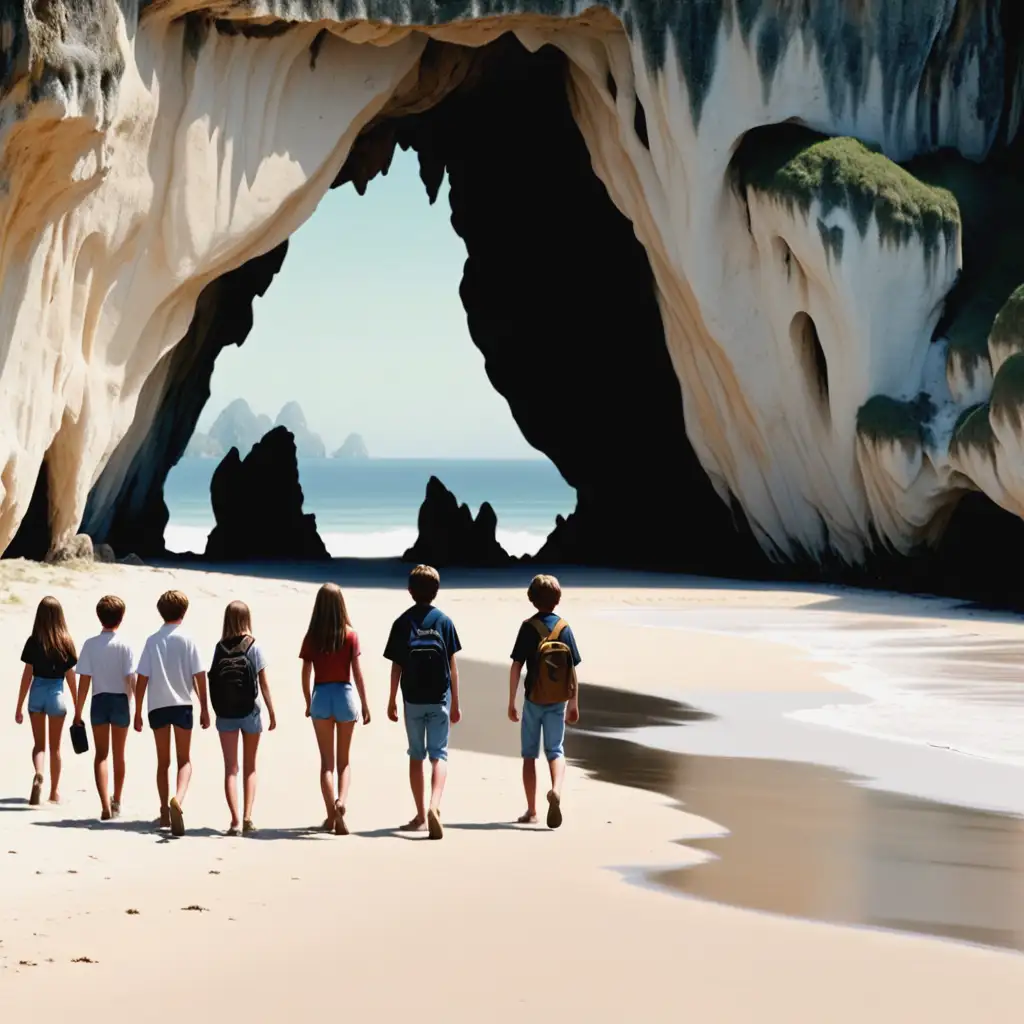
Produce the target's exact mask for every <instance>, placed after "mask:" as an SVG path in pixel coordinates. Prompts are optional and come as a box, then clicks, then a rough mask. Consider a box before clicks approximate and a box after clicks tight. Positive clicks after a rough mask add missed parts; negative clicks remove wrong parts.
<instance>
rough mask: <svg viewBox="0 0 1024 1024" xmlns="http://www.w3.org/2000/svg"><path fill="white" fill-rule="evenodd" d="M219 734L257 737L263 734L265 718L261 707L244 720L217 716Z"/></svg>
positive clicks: (253, 710)
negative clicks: (230, 733)
mask: <svg viewBox="0 0 1024 1024" xmlns="http://www.w3.org/2000/svg"><path fill="white" fill-rule="evenodd" d="M217 732H244V733H245V734H246V736H257V735H259V733H261V732H263V717H262V716H261V715H260V706H259V704H257V705H256V707H254V708H253V709H252V711H250V712H249V714H247V715H245V717H243V718H221V716H220V715H218V716H217Z"/></svg>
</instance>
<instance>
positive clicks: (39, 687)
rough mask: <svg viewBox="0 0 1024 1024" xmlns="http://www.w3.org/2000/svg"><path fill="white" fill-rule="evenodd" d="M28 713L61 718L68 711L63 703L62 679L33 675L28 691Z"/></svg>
mask: <svg viewBox="0 0 1024 1024" xmlns="http://www.w3.org/2000/svg"><path fill="white" fill-rule="evenodd" d="M28 713H29V714H30V715H49V716H50V718H63V717H64V716H65V715H66V714H67V713H68V709H67V707H66V706H65V704H64V680H63V679H41V678H40V677H39V676H35V677H33V679H32V689H31V690H29V691H28Z"/></svg>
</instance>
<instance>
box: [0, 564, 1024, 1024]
mask: <svg viewBox="0 0 1024 1024" xmlns="http://www.w3.org/2000/svg"><path fill="white" fill-rule="evenodd" d="M339 582H341V583H342V584H343V585H344V584H345V579H344V577H342V578H341V579H340V580H339ZM510 582H511V581H510ZM522 583H525V581H522ZM171 586H176V587H179V588H181V589H184V590H185V591H186V592H187V593H188V594H189V597H190V598H191V600H192V607H191V609H190V611H189V614H188V617H187V618H186V626H187V628H188V629H189V630H190V631H191V632H192V634H193V635H194V636H195V637H196V639H197V641H198V642H199V643H200V645H201V648H202V649H203V650H204V652H209V653H212V649H213V645H214V642H215V640H216V639H217V636H218V632H219V624H220V616H221V614H222V611H223V606H224V604H225V603H226V602H227V601H228V600H229V599H232V598H241V599H243V600H246V601H247V602H248V603H249V604H250V606H251V608H252V610H253V615H254V620H255V628H256V633H257V637H258V639H259V641H260V643H261V645H262V646H263V647H264V649H265V651H266V653H267V655H268V658H269V661H270V671H269V674H270V677H271V684H272V687H273V691H274V695H275V702H276V705H277V711H278V721H279V726H278V729H277V730H276V731H275V732H274V733H264V738H263V741H262V746H261V751H260V765H259V768H260V779H261V782H260V791H259V796H258V800H257V806H256V813H255V818H256V823H257V825H258V826H259V827H260V829H261V832H260V835H259V837H257V838H253V839H241V838H238V839H234V838H232V839H229V838H226V837H224V835H223V829H224V828H225V826H226V825H227V822H228V815H227V810H226V807H225V805H224V801H223V795H222V782H221V780H222V772H221V761H220V750H219V744H218V742H217V738H216V736H215V735H214V733H213V732H212V731H211V732H208V733H205V734H201V733H197V735H196V738H195V742H194V747H193V750H194V755H193V760H194V765H195V775H194V778H193V784H192V789H191V791H190V793H189V798H188V801H187V804H186V821H187V824H188V827H189V835H188V836H186V837H185V838H184V839H181V840H171V839H169V838H168V837H167V836H166V835H165V834H161V833H157V832H156V831H154V829H153V827H152V824H151V822H152V819H153V818H154V817H155V814H156V809H157V808H156V800H155V790H154V784H153V771H154V764H155V762H154V756H153V743H152V737H151V735H150V734H149V732H148V731H147V732H146V733H144V734H143V735H136V734H134V733H133V734H131V736H130V738H129V745H128V781H127V787H126V793H125V801H124V814H123V818H122V819H121V820H120V821H118V822H114V823H102V824H101V823H100V822H99V821H97V820H96V819H97V817H98V811H99V807H98V800H97V798H96V795H95V792H94V789H93V782H92V766H91V756H90V755H86V756H82V757H76V756H75V755H74V754H73V753H72V752H71V747H70V743H68V742H67V739H66V737H65V746H64V753H65V756H64V763H65V773H64V782H63V785H62V791H63V797H64V800H63V804H62V805H61V806H60V807H57V808H48V807H44V808H42V809H29V808H28V807H27V806H26V803H25V797H27V795H28V790H29V786H30V782H31V766H30V761H29V751H30V746H31V738H30V732H29V728H28V725H27V724H26V725H24V726H22V727H18V726H16V725H15V723H14V718H13V711H14V702H15V696H16V686H17V680H18V678H19V673H20V666H19V665H18V654H19V652H20V648H21V644H22V642H23V641H24V638H25V636H26V635H27V633H28V631H29V629H30V626H31V619H32V615H33V612H34V608H35V604H36V602H37V600H38V599H39V598H40V597H41V596H42V595H43V594H45V593H54V594H56V595H57V596H59V597H60V599H61V600H62V602H63V603H64V606H65V609H66V611H67V613H68V619H69V622H70V625H71V627H72V630H73V633H74V635H75V637H76V639H77V640H78V642H79V643H81V641H82V640H83V639H84V638H85V637H86V636H88V635H90V634H91V633H92V632H94V631H95V620H94V617H93V611H92V608H93V606H94V604H95V601H96V599H97V598H98V597H99V596H101V595H102V594H103V593H106V592H115V593H118V594H120V595H121V596H122V597H124V598H125V599H126V600H127V602H128V616H127V618H126V621H125V624H124V626H123V633H124V635H125V636H127V637H128V638H129V639H130V640H131V641H132V642H133V643H135V644H136V645H139V646H141V643H142V641H143V639H144V638H145V636H146V634H147V633H148V632H150V631H151V630H152V629H153V628H155V626H156V625H157V624H158V623H157V621H156V614H155V608H154V605H155V601H156V597H157V595H158V594H159V593H160V592H162V591H163V590H165V589H168V588H169V587H171ZM314 590H315V587H314V586H313V585H311V584H305V583H291V582H281V581H274V580H267V579H259V578H250V577H245V578H239V577H232V576H227V575H217V574H207V573H198V572H191V571H176V570H175V571H172V570H157V569H135V568H125V567H114V566H90V567H87V568H83V569H78V570H76V569H68V568H47V567H41V566H35V565H26V564H24V563H2V564H0V639H2V641H3V644H2V649H3V650H5V651H6V652H7V657H8V668H7V672H8V678H9V683H8V686H7V697H6V698H5V700H6V702H7V703H6V704H3V705H0V707H2V709H3V710H2V715H0V1008H2V1010H0V1017H2V1019H3V1021H5V1022H7V1021H12V1022H17V1024H21V1022H22V1021H26V1022H27V1021H29V1020H33V1021H51V1020H52V1021H58V1020H63V1019H74V1020H76V1021H78V1022H81V1024H88V1022H91V1021H94V1020H95V1021H99V1020H101V1019H102V1020H108V1019H110V1018H111V1016H113V1017H114V1018H115V1019H120V1018H122V1017H128V1016H129V1015H131V1016H135V1015H140V1016H142V1017H143V1019H145V1020H147V1021H153V1022H154V1024H159V1022H163V1021H170V1020H179V1019H190V1020H194V1021H214V1020H221V1019H223V1018H224V1017H225V1015H228V1014H233V1013H236V1012H237V1013H239V1014H241V1015H244V1016H245V1017H246V1018H247V1019H250V1020H257V1021H281V1020H286V1019H289V1018H291V1019H300V1018H303V1019H313V1018H314V1017H315V1016H321V1015H329V1016H340V1015H344V1014H345V1013H347V1012H359V1011H370V1012H372V1013H373V1014H374V1018H373V1019H382V1020H400V1019H404V1018H405V1017H406V1016H409V1017H410V1018H418V1019H422V1020H428V1021H435V1020H437V1021H441V1020H456V1021H476V1020H481V1019H486V1020H488V1021H494V1022H497V1021H506V1020H507V1021H515V1022H517V1024H518V1022H520V1021H521V1020H522V1019H523V1018H524V1016H526V1015H531V1016H536V1015H540V1014H543V1015H545V1016H549V1017H550V1016H557V1017H561V1018H563V1019H568V1020H572V1021H576V1020H579V1021H584V1020H586V1021H613V1020H615V1021H618V1020H621V1019H623V1018H626V1019H636V1020H641V1021H662V1020H664V1021H676V1020H680V1019H684V1018H691V1017H693V1016H694V1015H698V1016H697V1017H696V1019H699V1020H702V1021H715V1022H718V1021H722V1022H753V1021H758V1022H760V1021H785V1022H793V1021H799V1022H804V1021H807V1022H815V1024H819V1022H820V1024H825V1022H833V1021H835V1022H841V1021H868V1020H870V1021H873V1022H877V1021H886V1022H888V1021H893V1022H896V1021H899V1022H913V1021H929V1022H930V1024H934V1022H942V1021H951V1022H952V1021H963V1020H968V1019H969V1020H984V1021H1003V1020H1005V1021H1011V1020H1012V1021H1017V1020H1019V1019H1020V1014H1021V1009H1020V1008H1021V1005H1022V1004H1024V958H1022V957H1021V956H1019V955H1017V954H1014V953H1008V952H1000V951H995V950H989V949H981V948H977V947H973V946H969V945H961V944H956V943H953V942H947V941H938V940H934V939H928V938H922V937H916V936H912V935H906V934H897V933H883V932H876V931H869V930H863V929H854V928H846V927H840V926H836V925H828V924H822V923H814V922H810V921H805V920H799V919H794V918H791V917H784V916H777V915H771V914H761V913H756V912H752V911H749V910H742V909H737V908H734V907H730V906H723V905H720V904H717V903H714V902H710V901H704V900H700V899H693V898H686V897H681V896H679V895H673V894H671V893H669V892H667V891H664V890H661V889H657V888H654V887H652V886H645V885H641V884H635V883H634V882H633V881H629V880H627V879H632V878H636V877H639V876H642V874H643V872H645V871H660V870H664V871H670V870H671V869H675V868H681V867H683V866H685V865H686V864H691V863H695V862H697V861H699V860H701V859H703V858H704V854H703V853H702V852H701V851H700V850H699V848H698V847H699V845H700V844H699V843H698V844H697V846H696V847H687V846H685V845H682V841H684V840H686V839H687V838H695V837H699V836H702V835H705V836H706V835H708V834H711V833H714V832H716V831H719V828H718V826H717V825H716V824H715V823H714V822H710V821H706V820H701V819H699V818H696V817H694V816H693V815H691V814H688V813H685V812H684V811H681V810H680V809H679V808H678V806H677V805H676V804H675V803H674V801H672V800H670V799H669V798H667V797H666V796H661V795H658V794H657V793H652V792H646V791H644V790H643V789H641V788H631V787H626V786H619V785H613V784H611V783H608V782H601V781H596V780H595V779H593V778H591V777H588V776H587V775H586V774H584V773H583V772H582V771H581V770H579V769H578V768H570V769H569V773H568V778H567V785H566V794H565V812H566V822H565V825H564V827H563V828H562V829H561V830H559V831H557V832H549V831H547V830H546V829H543V828H541V829H531V828H521V827H514V826H512V825H510V824H509V823H510V822H511V821H512V820H513V819H514V818H515V816H516V815H517V814H519V813H520V812H521V810H522V807H523V797H522V793H521V788H520V780H519V772H520V763H519V762H518V761H517V760H516V756H515V755H516V754H517V751H518V743H517V730H516V727H514V726H512V725H511V724H510V723H508V722H507V721H506V720H505V717H504V712H505V703H506V694H505V690H504V686H503V683H502V680H503V677H504V673H503V672H502V671H500V670H498V669H496V668H495V667H494V666H502V667H503V666H505V665H506V664H507V654H508V650H509V648H510V645H511V640H512V637H513V635H514V631H515V628H516V625H517V623H518V621H519V619H520V618H521V617H522V616H524V615H525V613H526V611H527V609H526V608H525V607H524V602H523V598H522V594H521V590H522V586H521V585H516V586H515V587H514V589H508V588H502V587H489V588H486V589H449V590H447V591H444V592H443V593H442V597H441V599H440V600H439V604H440V605H441V606H442V607H444V608H445V609H446V610H447V611H448V612H449V613H450V614H451V615H452V617H453V618H454V619H455V621H456V624H457V627H458V629H459V632H460V635H461V637H462V641H463V643H464V645H465V650H464V654H463V659H464V665H465V668H464V670H463V672H464V675H463V691H464V693H463V706H464V713H465V715H466V722H465V724H464V725H462V726H459V727H456V730H455V737H454V740H453V747H454V748H453V750H452V754H451V761H450V768H451V775H450V781H449V787H448V791H447V794H446V798H445V803H444V818H445V821H446V824H447V829H448V831H447V835H446V837H445V840H444V841H443V842H441V843H431V842H429V841H428V840H426V839H425V838H420V837H408V836H399V835H396V834H395V833H394V832H393V828H394V826H396V825H397V824H399V823H400V822H402V821H404V820H406V819H407V818H408V817H409V815H410V811H411V798H410V796H409V793H408V788H407V782H406V763H407V762H406V759H405V745H404V731H403V729H402V727H401V726H400V725H393V724H392V723H390V722H388V721H387V718H386V715H385V706H386V700H387V667H386V665H385V664H384V663H383V661H382V660H381V659H380V657H379V655H380V652H381V651H382V649H383V645H384V640H385V637H386V633H387V628H388V625H389V623H390V621H391V619H392V618H393V617H394V616H395V615H396V614H397V613H399V612H400V611H401V610H402V609H403V608H404V606H405V605H406V603H407V602H406V600H405V598H404V596H403V594H402V593H401V591H400V590H397V589H394V588H377V589H373V588H359V589H356V588H347V590H348V592H347V597H348V600H349V606H350V610H351V613H352V615H353V618H354V620H355V625H356V628H357V629H358V631H359V634H360V637H361V641H362V646H363V651H364V656H363V663H364V670H365V672H366V676H367V683H368V688H369V691H370V694H371V703H372V711H373V715H374V719H373V722H372V723H371V725H370V726H369V727H368V728H362V727H360V728H358V729H357V733H356V738H355V742H354V751H353V780H352V790H351V796H350V801H349V816H348V818H349V824H350V826H351V827H352V829H353V830H354V834H353V835H352V836H349V837H346V838H335V837H331V836H324V835H318V834H316V833H314V832H312V831H311V829H312V828H313V827H315V826H316V825H317V824H318V823H319V822H320V820H321V819H322V817H323V807H322V804H321V801H320V796H319V789H318V785H317V767H318V765H317V755H316V749H315V742H314V740H313V735H312V730H311V728H310V725H309V722H308V721H307V720H306V719H305V717H304V715H303V704H302V697H301V691H300V688H299V671H298V670H299V661H298V658H297V652H298V647H299V643H300V640H301V636H302V633H303V630H304V627H305V624H306V621H307V617H308V614H309V611H310V608H311V605H312V595H313V593H314ZM820 600H821V598H820V597H817V596H815V595H813V594H800V593H796V592H787V591H769V592H766V591H760V592H755V591H753V590H751V591H739V590H735V589H721V590H717V589H715V588H713V587H708V586H706V585H705V586H701V587H699V588H695V589H690V590H687V589H684V588H677V589H672V588H665V587H661V588H659V589H648V590H640V589H635V588H628V589H625V588H620V589H616V588H615V587H605V588H598V587H589V588H586V589H572V590H571V591H569V593H568V595H567V599H566V601H565V604H564V607H563V609H562V610H563V611H564V613H565V615H566V617H567V618H569V619H570V620H571V621H572V622H573V625H574V629H575V631H576V633H577V636H578V638H579V642H580V645H581V648H582V650H583V655H584V659H585V660H584V665H583V666H582V671H581V677H582V680H583V682H584V684H598V685H601V686H614V687H617V688H619V689H622V690H635V691H640V692H646V693H652V694H663V695H668V696H678V695H680V694H685V692H686V691H699V692H708V691H712V690H715V689H718V690H729V691H732V692H734V693H735V694H737V695H742V694H743V693H746V692H750V691H753V690H762V691H764V690H774V691H787V690H788V691H801V692H818V691H822V692H823V691H826V690H828V689H829V688H830V686H829V684H828V683H827V682H826V681H825V680H824V679H823V678H822V675H821V671H822V667H821V666H820V665H813V664H811V663H810V662H808V661H807V660H805V659H803V658H802V657H801V656H800V655H799V652H797V651H795V650H794V649H791V648H787V647H783V646H780V645H775V644H770V643H764V642H760V641H757V640H742V641H739V640H736V639H734V638H728V637H721V636H713V635H703V634H696V633H687V632H683V631H679V630H660V629H639V628H634V627H621V626H618V625H615V626H612V625H610V624H609V622H608V620H607V619H605V618H602V617H601V616H600V615H599V614H598V613H600V612H603V611H606V610H608V609H613V608H616V607H623V606H625V605H627V604H628V605H653V606H657V605H659V604H661V605H665V606H672V607H679V606H682V605H684V604H686V603H688V602H693V603H698V604H701V605H709V604H716V603H720V604H723V605H726V606H730V607H736V606H743V605H744V604H747V605H749V606H750V608H751V613H752V614H756V609H757V608H759V607H764V606H765V604H766V603H767V604H771V603H773V602H776V603H782V604H787V605H789V606H794V605H796V606H799V605H802V604H815V603H819V602H820ZM870 610H871V609H870V608H868V607H866V608H865V614H869V613H870ZM908 610H909V611H910V612H911V613H913V608H912V607H910V606H908ZM582 713H583V716H584V721H583V724H584V725H586V715H587V703H586V690H585V689H584V694H583V707H582ZM460 733H461V736H460ZM480 750H487V751H490V753H479V752H476V751H480ZM837 830H838V826H837ZM837 834H838V831H837ZM742 854H743V856H744V857H745V858H746V859H748V860H750V861H751V862H753V861H756V860H758V858H759V850H758V849H745V850H743V851H742ZM791 875H792V871H791V870H789V869H788V868H787V866H786V865H785V864H780V866H779V880H780V885H781V884H784V881H785V884H790V881H791V877H790V876H791ZM759 877H761V878H762V879H763V878H764V877H768V878H769V879H770V878H771V876H770V874H769V875H768V876H765V875H764V873H763V872H762V874H761V875H760V876H759ZM813 882H814V880H813V879H809V880H808V884H813ZM762 884H763V882H762ZM769 887H770V883H769ZM712 890H713V887H712ZM755 905H756V904H755ZM762 905H764V904H762ZM767 905H769V906H770V905H771V904H770V900H769V901H768V903H767ZM189 908H201V909H189ZM83 958H87V959H83Z"/></svg>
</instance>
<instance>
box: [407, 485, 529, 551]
mask: <svg viewBox="0 0 1024 1024" xmlns="http://www.w3.org/2000/svg"><path fill="white" fill-rule="evenodd" d="M418 526H419V536H418V537H417V538H416V543H415V544H414V545H413V546H412V547H411V548H409V550H408V551H406V552H405V554H404V555H402V558H403V560H404V561H406V562H416V563H423V564H426V565H434V566H438V567H444V566H449V567H454V566H469V567H473V568H488V569H489V568H497V567H500V566H503V565H511V564H512V562H513V561H514V560H513V559H512V558H511V557H510V556H509V554H508V552H507V551H505V549H504V548H503V547H502V546H501V545H500V544H499V543H498V541H497V538H496V537H495V531H496V530H497V528H498V517H497V516H496V515H495V514H494V509H493V508H491V506H490V505H489V504H488V503H487V502H486V501H485V502H484V503H483V504H482V505H481V506H480V509H479V511H478V512H477V514H476V518H474V517H473V513H472V512H471V511H470V509H469V506H468V505H460V504H459V502H458V499H457V498H456V497H455V495H454V494H452V492H451V491H449V490H448V488H447V487H445V485H444V484H443V483H441V481H440V480H438V479H437V477H436V476H432V477H431V478H430V479H429V480H428V481H427V493H426V496H425V498H424V500H423V504H422V505H421V506H420V512H419V517H418Z"/></svg>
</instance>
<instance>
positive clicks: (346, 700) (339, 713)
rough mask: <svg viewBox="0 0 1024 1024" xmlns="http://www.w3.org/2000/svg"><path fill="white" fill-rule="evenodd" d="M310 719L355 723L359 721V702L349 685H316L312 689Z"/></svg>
mask: <svg viewBox="0 0 1024 1024" xmlns="http://www.w3.org/2000/svg"><path fill="white" fill-rule="evenodd" d="M309 716H310V718H319V719H320V720H321V721H326V720H329V719H333V720H334V721H335V722H356V721H358V720H359V701H358V700H357V699H356V688H355V687H354V686H353V685H352V684H351V683H317V684H316V686H314V687H313V700H312V702H311V704H310V707H309Z"/></svg>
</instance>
